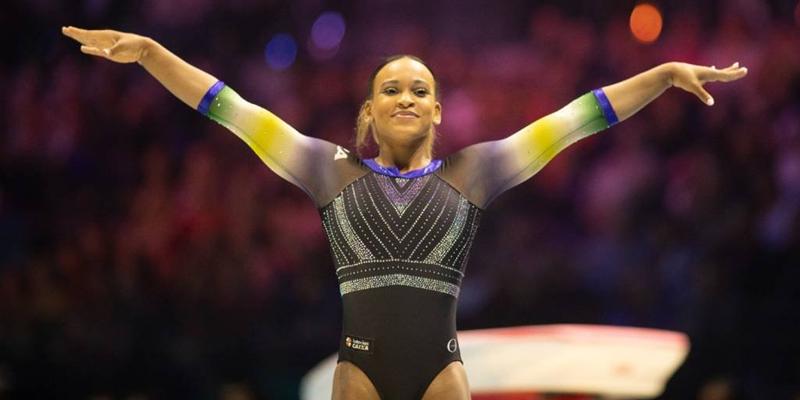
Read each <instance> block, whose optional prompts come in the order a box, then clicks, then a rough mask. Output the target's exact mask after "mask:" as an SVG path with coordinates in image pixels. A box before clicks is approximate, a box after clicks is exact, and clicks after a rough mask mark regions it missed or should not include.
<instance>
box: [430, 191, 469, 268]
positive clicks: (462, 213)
mask: <svg viewBox="0 0 800 400" xmlns="http://www.w3.org/2000/svg"><path fill="white" fill-rule="evenodd" d="M468 210H469V202H468V201H467V199H465V198H463V197H459V198H458V210H457V211H456V219H455V221H454V222H453V223H452V224H450V228H449V229H448V230H447V233H446V234H445V235H444V238H442V240H440V241H439V243H438V244H436V247H435V248H434V249H433V251H431V252H430V253H428V256H427V257H425V262H436V263H440V262H442V259H444V256H445V255H446V254H447V252H448V251H450V249H452V248H453V243H455V242H456V239H458V237H459V236H460V235H461V231H462V230H464V222H466V220H467V211H468Z"/></svg>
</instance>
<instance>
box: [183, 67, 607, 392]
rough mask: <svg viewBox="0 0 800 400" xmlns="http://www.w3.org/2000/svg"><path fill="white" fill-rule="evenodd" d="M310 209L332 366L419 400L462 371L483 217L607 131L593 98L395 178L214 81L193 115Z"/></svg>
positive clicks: (393, 172)
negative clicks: (325, 249) (334, 329)
mask: <svg viewBox="0 0 800 400" xmlns="http://www.w3.org/2000/svg"><path fill="white" fill-rule="evenodd" d="M198 108H199V110H200V111H201V112H203V113H204V114H206V115H208V116H209V117H210V118H212V119H214V120H215V121H217V122H219V123H221V124H223V125H224V126H225V127H227V128H229V129H230V130H232V131H233V132H234V133H236V134H237V135H238V136H239V137H240V138H242V140H244V141H245V142H246V143H247V144H248V145H249V146H250V147H251V148H252V149H253V150H254V151H255V152H256V154H258V156H259V157H260V158H261V159H262V160H263V161H264V162H265V163H266V164H267V166H269V167H270V168H271V169H272V170H273V171H275V172H276V173H277V174H278V175H280V176H281V177H283V178H285V179H286V180H288V181H290V182H292V183H293V184H295V185H297V186H298V187H300V188H301V189H303V191H305V192H306V193H307V194H308V195H309V196H310V197H311V199H312V200H313V201H314V203H315V204H316V206H317V208H318V209H319V212H320V216H321V218H322V225H323V228H324V230H325V234H326V235H327V237H328V241H329V244H330V247H331V252H332V255H333V261H334V265H335V266H336V275H337V278H338V281H339V289H340V293H341V296H342V304H343V311H344V312H343V315H344V321H343V327H342V337H341V341H340V347H339V360H340V361H350V362H353V363H354V364H356V365H357V366H358V367H359V368H360V369H361V370H363V371H364V373H365V374H366V375H367V376H368V377H369V378H370V380H371V381H372V383H373V384H374V386H375V388H376V389H377V390H378V393H379V394H380V396H381V398H382V399H385V400H392V399H397V400H410V399H420V398H421V397H422V395H423V394H424V392H425V390H426V389H427V387H428V385H429V384H430V382H431V381H432V380H433V378H434V377H435V376H436V374H437V373H438V372H439V371H441V370H442V368H444V367H445V366H446V365H447V364H449V363H450V362H453V361H461V356H460V352H459V348H458V340H457V338H456V323H455V316H456V303H457V298H458V293H459V290H460V285H461V280H462V279H463V277H464V269H465V265H466V262H467V258H468V254H469V250H470V247H471V244H472V241H473V239H474V237H475V232H476V230H477V228H478V224H479V220H480V217H481V214H482V212H483V210H484V209H485V208H486V207H487V206H488V205H489V203H491V202H492V200H493V199H495V198H496V197H497V196H498V195H500V194H501V193H502V192H504V191H506V190H508V189H510V188H512V187H514V186H515V185H518V184H519V183H521V182H523V181H525V180H526V179H528V178H530V177H531V176H533V175H534V174H535V173H536V172H537V171H538V170H539V169H541V168H542V167H543V166H544V165H545V164H546V163H547V162H548V161H549V160H550V159H552V158H553V157H554V156H555V155H556V154H557V153H558V152H559V151H561V150H563V149H564V148H565V147H567V146H568V145H569V144H571V143H573V142H575V141H577V140H578V139H580V138H582V137H585V136H588V135H590V134H592V133H594V132H597V131H599V130H601V129H604V128H607V127H608V126H609V125H611V124H613V123H614V122H616V116H615V114H614V111H613V109H612V107H611V105H610V104H609V103H608V100H607V99H606V98H605V95H604V94H603V92H602V90H595V91H593V92H589V93H586V94H585V95H583V96H581V97H579V98H578V99H576V100H574V101H573V102H571V103H569V104H568V105H567V106H565V107H564V108H562V109H561V110H559V111H557V112H555V113H553V114H550V115H548V116H546V117H544V118H541V119H539V120H537V121H536V122H534V123H533V124H531V125H529V126H527V127H525V128H524V129H522V130H520V131H519V132H517V133H515V134H514V135H511V136H509V137H508V138H505V139H502V140H496V141H490V142H484V143H478V144H475V145H472V146H469V147H466V148H464V149H462V150H461V151H458V152H456V153H455V154H453V155H451V156H449V157H447V158H446V159H444V160H433V161H432V162H431V163H430V164H429V165H428V166H426V167H425V168H421V169H418V170H414V171H410V172H407V173H400V172H399V171H398V170H397V169H396V168H384V167H381V166H380V165H378V164H377V163H376V162H375V161H374V160H373V159H367V160H360V159H359V158H358V157H356V156H354V155H353V154H351V153H350V152H348V151H347V150H345V149H344V148H342V147H340V146H337V145H335V144H333V143H330V142H327V141H324V140H320V139H315V138H311V137H307V136H304V135H302V134H300V133H299V132H297V131H296V130H294V129H293V128H292V127H291V126H289V125H288V124H286V123H285V122H283V121H281V120H280V119H279V118H277V117H276V116H275V115H273V114H272V113H270V112H268V111H266V110H264V109H263V108H260V107H258V106H255V105H253V104H250V103H248V102H246V101H245V100H243V99H242V98H241V97H239V96H238V95H237V94H236V93H235V92H234V91H233V90H231V89H230V88H228V87H225V86H224V84H222V83H221V82H218V83H217V84H216V85H214V86H213V87H212V88H211V89H209V92H208V93H207V94H206V96H205V98H204V99H203V101H202V102H201V104H200V106H199V107H198Z"/></svg>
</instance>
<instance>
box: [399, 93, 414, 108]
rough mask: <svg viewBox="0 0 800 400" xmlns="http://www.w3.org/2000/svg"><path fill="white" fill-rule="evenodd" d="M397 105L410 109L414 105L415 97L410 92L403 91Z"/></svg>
mask: <svg viewBox="0 0 800 400" xmlns="http://www.w3.org/2000/svg"><path fill="white" fill-rule="evenodd" d="M397 104H398V105H400V106H401V107H403V108H408V107H411V106H413V105H414V97H413V96H411V93H409V92H408V91H403V92H402V93H401V94H400V97H399V98H398V99H397Z"/></svg>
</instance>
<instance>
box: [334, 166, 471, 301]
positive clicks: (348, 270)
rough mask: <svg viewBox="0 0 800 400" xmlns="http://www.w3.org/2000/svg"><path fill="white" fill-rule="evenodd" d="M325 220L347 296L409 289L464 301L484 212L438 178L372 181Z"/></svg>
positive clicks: (354, 187)
mask: <svg viewBox="0 0 800 400" xmlns="http://www.w3.org/2000/svg"><path fill="white" fill-rule="evenodd" d="M320 213H321V216H322V223H323V227H324V229H325V234H326V235H327V236H328V240H329V242H330V245H331V251H332V253H333V259H334V263H335V264H336V275H337V278H338V279H339V289H340V293H341V295H342V296H345V295H347V294H350V293H355V292H359V291H363V290H368V289H376V288H382V287H388V286H403V287H413V288H417V289H423V290H428V291H432V292H438V293H443V294H447V295H450V296H453V297H458V293H459V287H460V285H461V279H462V278H463V277H464V272H463V271H464V266H465V265H466V262H467V259H468V256H469V250H470V247H471V244H472V241H473V239H474V237H475V233H476V231H477V228H478V223H479V220H480V213H481V210H480V209H479V208H478V207H476V206H475V205H473V204H472V203H470V202H469V201H467V199H466V198H464V196H463V195H462V194H461V193H459V192H458V191H456V190H455V189H454V188H453V187H451V186H450V185H449V184H448V183H447V182H445V181H444V180H443V179H442V178H440V177H439V176H437V175H436V174H428V175H424V176H421V177H417V178H411V179H408V178H400V177H392V176H387V175H382V174H378V173H374V172H370V173H367V174H366V175H364V176H363V177H361V178H359V179H357V180H356V181H354V182H353V183H351V184H350V185H348V186H347V187H345V188H344V190H343V191H342V192H341V193H340V194H339V196H338V197H336V198H335V199H334V200H333V201H332V202H331V203H330V204H329V205H327V206H325V207H323V208H322V209H321V210H320Z"/></svg>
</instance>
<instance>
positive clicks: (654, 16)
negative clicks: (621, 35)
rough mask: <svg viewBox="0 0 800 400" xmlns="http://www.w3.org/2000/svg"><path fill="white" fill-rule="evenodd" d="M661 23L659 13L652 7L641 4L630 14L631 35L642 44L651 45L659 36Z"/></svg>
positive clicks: (647, 4)
mask: <svg viewBox="0 0 800 400" xmlns="http://www.w3.org/2000/svg"><path fill="white" fill-rule="evenodd" d="M662 25H663V21H662V19H661V12H660V11H659V10H658V8H656V7H655V6H654V5H652V4H649V3H641V4H638V5H637V6H636V7H634V8H633V11H632V12H631V19H630V26H631V33H632V34H633V37H634V38H636V40H638V41H640V42H642V43H652V42H655V41H656V39H658V36H659V35H660V34H661V27H662Z"/></svg>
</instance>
